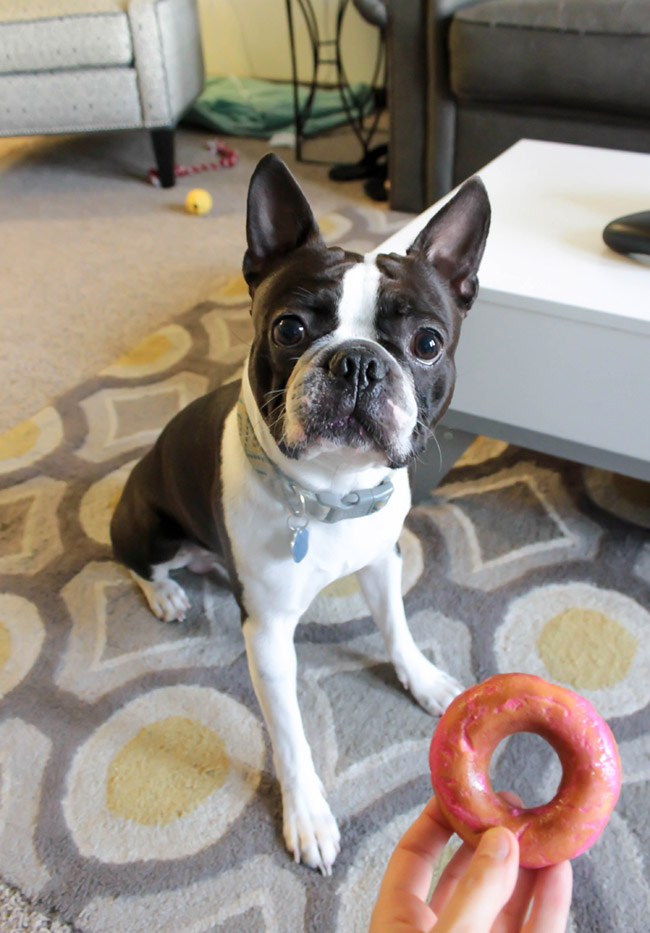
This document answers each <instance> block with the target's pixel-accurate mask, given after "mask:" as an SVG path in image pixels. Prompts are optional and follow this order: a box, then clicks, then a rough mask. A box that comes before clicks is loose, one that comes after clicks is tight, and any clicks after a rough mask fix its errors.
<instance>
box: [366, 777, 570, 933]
mask: <svg viewBox="0 0 650 933" xmlns="http://www.w3.org/2000/svg"><path fill="white" fill-rule="evenodd" d="M503 796H504V797H505V798H506V799H508V800H509V801H511V802H513V803H517V804H519V805H521V801H520V800H518V798H515V797H514V795H511V794H510V795H509V794H503ZM452 833H453V830H452V829H451V827H450V826H449V824H448V823H447V820H446V819H445V817H444V816H443V815H442V813H441V811H440V808H439V806H438V802H437V801H436V799H435V797H433V798H432V799H431V800H430V801H429V803H428V804H427V806H426V807H425V809H424V811H423V812H422V814H421V815H420V816H419V817H418V818H417V820H416V821H415V823H413V825H412V826H411V827H410V828H409V829H408V830H407V831H406V833H405V834H404V835H403V836H402V838H401V839H400V841H399V842H398V844H397V847H396V848H395V851H394V852H393V855H392V856H391V859H390V861H389V863H388V867H387V869H386V874H385V875H384V879H383V881H382V884H381V888H380V890H379V896H378V898H377V903H376V904H375V909H374V911H373V914H372V919H371V921H370V933H398V931H399V933H430V931H435V933H519V931H521V933H564V931H565V929H566V923H567V918H568V915H569V906H570V904H571V889H572V878H573V875H572V870H571V863H570V862H560V863H559V864H557V865H552V866H550V867H549V868H541V869H536V870H533V869H528V868H520V867H519V843H518V842H517V838H516V836H515V835H513V833H511V832H510V830H508V829H505V828H504V827H496V828H494V829H489V830H487V832H485V833H483V836H482V838H481V841H480V843H479V846H478V848H477V849H476V851H474V850H473V849H472V848H470V846H468V845H467V843H463V845H462V846H461V848H460V849H459V850H458V852H456V854H455V855H454V856H453V858H452V859H451V860H450V862H449V864H448V865H447V866H446V868H445V870H444V871H443V873H442V875H441V877H440V880H439V882H438V884H437V885H436V887H435V890H434V892H433V894H432V895H431V899H430V900H429V901H427V898H428V896H429V890H430V888H431V879H432V876H433V868H434V865H435V863H436V861H437V860H438V857H439V856H440V854H441V852H442V850H443V849H444V847H445V845H446V844H447V841H448V840H449V837H450V836H451V835H452ZM531 900H532V908H531V911H530V915H528V908H529V906H530V902H531ZM527 915H528V919H526V918H527Z"/></svg>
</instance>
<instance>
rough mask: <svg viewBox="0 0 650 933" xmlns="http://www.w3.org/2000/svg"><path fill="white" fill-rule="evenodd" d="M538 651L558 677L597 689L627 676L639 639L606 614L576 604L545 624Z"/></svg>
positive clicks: (554, 676) (538, 641) (579, 687)
mask: <svg viewBox="0 0 650 933" xmlns="http://www.w3.org/2000/svg"><path fill="white" fill-rule="evenodd" d="M537 650H538V651H539V655H540V657H541V659H542V661H543V662H544V664H545V665H546V667H547V669H548V671H549V674H550V675H551V677H553V678H554V679H555V680H558V681H561V682H562V683H568V684H571V686H572V687H574V688H576V689H577V690H598V689H601V688H602V687H611V686H612V685H613V684H616V683H620V681H622V680H624V679H625V677H626V676H627V673H628V671H629V669H630V666H631V664H632V661H633V660H634V656H635V654H636V650H637V640H636V638H634V636H633V635H631V634H630V633H629V632H628V630H627V629H626V628H625V627H624V626H622V625H621V624H620V622H617V621H616V619H612V618H611V617H610V616H608V615H605V613H603V612H598V611H597V610H594V609H584V608H581V607H579V606H573V607H571V608H569V609H565V610H563V611H562V612H560V613H559V614H558V615H556V616H553V618H552V619H549V620H548V622H546V623H545V625H544V627H543V628H542V631H541V632H540V634H539V636H538V639H537Z"/></svg>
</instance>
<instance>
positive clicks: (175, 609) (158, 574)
mask: <svg viewBox="0 0 650 933" xmlns="http://www.w3.org/2000/svg"><path fill="white" fill-rule="evenodd" d="M190 560H191V557H189V556H187V555H185V554H184V553H183V548H181V549H180V550H179V552H178V556H177V557H176V558H174V559H172V560H170V561H168V562H167V563H164V564H156V565H155V566H154V567H152V568H151V579H150V580H147V579H145V578H144V577H141V576H140V575H139V574H138V573H136V572H135V570H131V576H132V577H133V579H134V580H135V582H136V583H137V584H138V586H139V587H140V589H141V590H142V592H143V593H144V596H145V599H146V600H147V602H148V603H149V608H150V609H151V611H152V612H153V614H154V615H155V616H157V617H158V618H159V619H161V620H162V621H163V622H175V621H178V622H182V621H183V619H184V618H185V616H186V614H187V612H188V610H189V608H190V601H189V599H188V598H187V594H186V592H185V590H184V589H183V587H182V586H181V585H180V583H177V582H176V580H172V579H171V577H170V576H169V571H170V570H180V569H181V567H187V565H188V564H189V562H190Z"/></svg>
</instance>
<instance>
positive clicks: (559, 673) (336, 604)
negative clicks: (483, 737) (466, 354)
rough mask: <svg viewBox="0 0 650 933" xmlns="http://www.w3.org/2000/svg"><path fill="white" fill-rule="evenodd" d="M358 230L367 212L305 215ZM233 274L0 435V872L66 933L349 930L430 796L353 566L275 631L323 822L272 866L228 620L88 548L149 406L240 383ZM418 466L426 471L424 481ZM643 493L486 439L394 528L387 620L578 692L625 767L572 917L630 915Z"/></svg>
mask: <svg viewBox="0 0 650 933" xmlns="http://www.w3.org/2000/svg"><path fill="white" fill-rule="evenodd" d="M321 226H322V228H323V231H324V233H325V234H326V235H327V236H328V238H329V239H331V241H333V242H334V241H336V242H339V243H343V244H346V245H348V246H351V247H352V248H360V249H368V248H370V247H372V246H373V245H375V244H376V243H378V242H379V241H380V240H382V239H384V238H385V237H386V236H387V235H388V234H389V233H390V232H391V230H390V228H389V226H388V225H387V224H386V221H385V219H384V215H383V214H382V213H381V212H380V211H376V210H372V209H368V208H365V209H363V208H352V207H351V208H346V209H345V210H344V211H342V212H341V213H338V214H332V215H329V216H328V217H325V218H322V219H321ZM249 336H250V324H249V315H248V303H247V296H246V293H245V289H244V286H243V282H242V280H241V278H240V277H238V276H237V277H234V278H233V277H232V276H224V277H223V278H219V279H217V280H215V282H214V286H213V288H212V290H211V293H210V295H209V296H208V298H207V299H206V301H204V302H203V303H202V304H201V305H200V306H198V307H196V308H193V309H192V310H191V311H189V312H187V313H185V314H183V315H181V316H180V317H179V318H178V319H177V320H176V321H175V322H174V323H172V324H170V325H169V326H167V327H164V328H161V329H160V330H159V331H157V332H156V333H155V334H153V335H152V336H151V337H150V338H148V339H147V340H145V341H143V343H142V344H141V345H140V346H138V347H136V348H134V350H133V351H132V352H130V353H127V354H126V355H125V356H123V357H122V358H121V359H119V360H117V361H116V362H115V363H114V364H113V365H112V366H110V367H108V368H107V369H106V370H104V371H103V372H102V373H100V374H98V376H97V377H96V378H94V379H91V380H89V381H87V382H86V383H84V384H83V385H80V386H78V387H77V388H76V389H74V390H73V391H71V392H69V393H67V394H66V395H65V396H64V397H63V398H61V399H60V400H59V401H58V402H57V403H56V404H53V405H52V406H50V407H48V408H46V409H45V410H44V411H43V412H41V413H40V414H39V415H37V416H36V417H34V418H32V419H30V420H28V421H27V422H25V423H23V424H21V425H18V426H17V427H16V428H14V429H12V430H11V431H9V432H7V434H5V435H3V436H2V437H0V876H2V877H3V878H4V879H5V880H6V881H8V882H9V883H10V884H12V885H14V886H15V887H17V888H18V889H20V891H21V892H23V894H25V896H27V897H28V898H29V899H30V900H31V901H32V902H33V903H37V904H39V905H40V906H41V907H43V908H44V909H46V910H55V911H57V912H58V914H59V916H61V917H62V918H64V919H65V920H66V921H68V922H70V923H71V924H73V925H74V927H75V928H77V929H78V930H82V931H85V933H100V931H102V933H104V931H106V933H108V931H111V933H113V931H118V930H119V931H123V933H136V931H142V933H145V931H147V933H149V931H151V930H152V929H155V930H157V931H160V933H162V931H169V933H172V931H173V933H177V931H178V930H180V929H183V930H188V931H192V933H236V931H242V930H259V931H265V933H284V931H287V933H296V931H302V930H309V931H312V933H334V931H339V933H340V931H343V933H361V931H365V930H367V927H368V920H369V916H370V912H371V910H372V906H373V903H374V899H375V896H376V893H377V890H378V885H379V881H380V878H381V875H382V873H383V870H384V868H385V865H386V861H387V859H388V856H389V855H390V852H391V851H392V848H393V846H394V845H395V843H396V841H397V839H398V838H399V836H400V834H401V833H402V832H403V830H404V829H405V827H406V826H407V825H408V824H409V823H410V822H411V821H412V820H413V819H414V817H415V816H416V814H417V813H418V812H419V811H420V810H421V809H422V807H423V806H424V804H425V802H426V801H427V799H428V797H429V796H430V793H431V790H430V780H429V775H428V765H427V754H428V746H429V742H430V739H431V735H432V732H433V728H434V725H435V721H434V720H433V719H432V718H431V717H429V716H428V715H427V714H426V713H424V712H423V711H422V710H421V709H420V708H419V707H418V706H417V705H416V704H415V703H414V702H413V701H412V700H411V698H410V697H409V695H408V694H406V693H405V692H404V691H403V690H402V689H401V688H400V687H399V684H398V682H397V679H396V677H395V675H394V673H393V671H392V669H391V667H390V665H388V664H387V663H386V662H385V660H384V654H383V647H382V640H381V636H380V635H379V634H378V632H377V631H376V629H375V627H374V624H373V623H372V621H371V619H370V618H369V616H368V613H367V610H366V608H365V604H364V602H363V599H362V597H361V594H360V591H359V587H358V585H357V582H356V578H355V577H349V578H345V579H343V580H340V581H338V582H337V583H336V584H334V585H333V586H331V587H329V588H328V589H327V590H326V591H324V592H323V593H322V594H321V595H320V596H319V597H318V598H317V600H316V601H315V602H314V604H313V605H312V607H311V608H310V610H309V611H308V612H307V613H306V615H305V617H304V619H303V622H302V624H301V625H300V626H299V628H298V630H297V633H296V643H297V651H298V661H299V690H300V703H301V707H302V711H303V716H304V721H305V728H306V732H307V735H308V739H309V741H310V743H311V747H312V750H313V754H314V759H315V763H316V767H317V770H318V772H319V774H320V776H321V778H322V780H323V782H324V784H325V787H326V791H327V795H328V798H329V800H330V803H331V806H332V809H333V811H334V813H335V814H336V816H337V819H338V821H339V824H340V827H341V832H342V846H343V847H342V852H341V855H340V857H339V859H338V861H337V862H336V865H335V867H334V871H333V875H332V877H330V878H322V877H321V876H320V875H319V874H318V873H315V872H312V871H310V870H309V869H307V868H305V867H303V866H299V865H294V864H293V862H292V861H291V859H290V857H289V856H288V855H287V853H286V852H285V849H284V846H283V843H282V838H281V815H280V796H279V791H278V786H277V784H276V781H275V778H274V776H273V773H272V765H271V754H270V748H269V742H268V738H267V735H266V732H265V730H264V727H263V723H262V719H261V715H260V711H259V708H258V706H257V702H256V700H255V696H254V693H253V690H252V687H251V684H250V679H249V675H248V669H247V665H246V659H245V655H244V645H243V639H242V636H241V630H240V624H239V613H238V610H237V607H236V605H235V602H234V599H233V598H232V596H231V594H230V593H229V592H228V591H227V590H226V589H224V588H223V587H222V585H221V583H220V581H219V580H218V579H217V578H216V577H211V576H210V575H208V576H201V577H199V576H193V575H192V574H191V573H189V572H186V571H182V572H180V574H179V576H180V577H182V582H183V585H184V586H185V587H186V589H187V590H188V593H189V595H190V597H191V600H192V609H191V611H190V612H189V613H188V616H187V618H186V619H185V621H184V622H182V623H175V624H164V623H160V622H159V621H157V620H156V619H155V618H154V617H153V616H152V615H151V613H150V612H149V610H148V609H147V607H146V605H145V603H144V600H143V598H142V595H141V594H140V592H139V591H138V590H136V588H135V586H134V585H133V584H132V582H131V580H130V578H129V576H128V574H127V573H126V571H125V570H124V569H123V568H122V567H121V566H120V565H118V564H117V563H116V562H115V561H114V560H113V557H112V554H111V550H110V545H109V540H108V523H109V520H110V515H111V512H112V509H113V508H114V506H115V503H116V501H117V499H118V497H119V494H120V490H121V488H122V486H123V484H124V482H125V480H126V477H127V476H128V474H129V471H130V469H131V468H132V466H133V464H134V463H135V462H136V461H137V459H138V458H139V457H140V456H141V455H142V453H143V452H144V451H145V450H146V449H147V448H148V447H149V446H150V444H151V443H152V442H153V441H154V439H155V438H156V436H157V434H158V433H159V431H160V429H161V428H162V426H163V425H164V424H165V423H166V422H167V421H168V420H169V418H170V417H171V416H172V415H173V414H174V413H175V412H176V411H178V410H179V409H180V408H182V407H183V406H184V405H186V404H187V403H188V402H189V401H191V400H192V399H194V398H196V397H197V396H199V395H201V394H202V393H204V392H205V391H206V390H207V389H208V388H210V387H212V386H214V385H215V384H217V383H218V382H220V381H224V380H229V379H233V378H237V375H238V372H239V371H240V368H241V364H242V360H243V358H244V355H245V353H246V344H247V340H248V339H249ZM434 485H435V479H434V478H432V482H431V486H432V487H433V486H434ZM649 529H650V486H648V485H647V484H643V483H640V482H635V481H632V480H629V479H626V478H624V477H619V476H616V475H614V474H609V473H606V472H604V471H599V470H594V469H586V468H583V467H581V466H580V465H577V464H572V463H568V462H565V461H561V460H556V459H553V458H551V457H547V456H542V455H538V454H534V453H532V452H529V451H525V450H521V449H517V448H513V447H509V446H506V445H504V444H503V443H500V442H497V441H493V440H490V439H487V438H481V439H479V440H477V442H476V443H475V444H474V445H473V446H472V447H470V449H469V450H468V451H467V453H466V454H465V456H464V457H463V458H462V459H461V461H460V462H459V463H458V464H457V465H456V466H455V468H454V470H453V471H452V472H451V473H450V474H449V475H448V477H447V478H446V480H445V482H444V483H443V484H442V485H441V486H439V487H438V488H437V489H435V490H433V491H432V494H431V496H430V497H429V498H428V499H427V500H426V501H424V502H423V503H422V504H420V505H418V506H417V507H415V508H414V509H413V510H412V512H411V514H410V516H409V518H408V521H407V525H406V528H405V530H404V533H403V536H402V542H401V543H402V553H403V556H404V578H403V590H404V594H405V604H406V609H407V613H408V616H409V623H410V627H411V630H412V631H413V634H414V636H415V639H416V641H417V642H418V644H419V645H420V647H421V648H422V649H423V651H424V652H425V654H427V655H428V656H429V657H430V658H431V659H432V660H434V661H435V663H436V664H439V665H440V666H442V667H443V668H444V669H445V670H447V671H449V672H450V673H451V674H452V675H453V676H455V677H457V678H458V679H459V680H460V681H461V682H462V683H464V684H465V685H467V686H469V685H470V684H472V683H475V682H477V681H480V680H482V679H484V678H486V677H488V676H490V675H492V674H494V673H497V672H500V671H513V670H518V671H529V672H531V673H535V674H540V675H542V676H544V677H546V678H547V679H550V680H553V681H556V682H558V683H561V684H565V685H567V686H569V687H572V688H573V689H576V690H577V691H578V692H580V693H582V694H583V695H584V696H586V697H587V698H588V699H590V700H591V701H592V702H593V703H594V705H595V706H596V708H597V709H598V710H599V712H600V713H601V715H603V716H604V717H606V718H607V720H608V722H609V724H610V726H611V728H612V730H613V732H614V735H615V737H616V739H617V741H618V744H619V748H620V752H621V758H622V762H623V787H622V792H621V797H620V801H619V803H618V806H617V808H616V810H615V812H614V814H613V815H612V818H611V820H610V822H609V825H608V826H607V829H606V830H605V832H604V833H603V835H602V837H601V838H600V840H599V841H598V842H597V843H596V845H595V846H594V847H593V848H592V849H591V850H589V851H588V852H587V853H585V854H584V855H582V856H580V857H579V858H578V859H577V860H576V861H575V862H574V870H575V894H574V901H573V906H572V914H571V921H570V927H569V929H570V930H572V931H573V933H599V931H603V933H613V931H619V930H625V931H626V933H647V929H648V917H649V916H650V611H649V610H650V532H649ZM491 775H492V780H493V783H494V785H495V787H496V788H497V789H505V788H508V789H512V790H515V791H517V792H518V793H519V794H520V795H521V796H522V797H523V799H524V802H525V803H526V804H527V805H534V804H536V803H540V802H543V801H544V800H547V799H549V798H550V797H551V796H552V795H553V793H554V790H555V787H556V786H557V783H558V780H559V777H560V773H559V762H558V760H557V758H556V756H555V753H554V752H553V751H552V750H551V748H550V746H548V745H547V744H546V743H545V742H543V741H542V740H541V739H538V738H536V737H534V736H529V735H520V736H516V737H514V738H513V739H511V740H510V741H507V742H505V743H502V745H501V746H499V748H498V749H497V752H496V753H495V755H494V758H493V761H492V765H491Z"/></svg>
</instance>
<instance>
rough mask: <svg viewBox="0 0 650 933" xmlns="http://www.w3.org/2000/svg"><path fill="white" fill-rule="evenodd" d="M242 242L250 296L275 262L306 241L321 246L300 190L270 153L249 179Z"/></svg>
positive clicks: (289, 173) (287, 170) (282, 165)
mask: <svg viewBox="0 0 650 933" xmlns="http://www.w3.org/2000/svg"><path fill="white" fill-rule="evenodd" d="M246 238H247V241H248V249H247V250H246V253H245V255H244V266H243V271H244V278H245V279H246V281H247V283H248V286H249V290H250V291H251V294H252V292H253V290H254V289H255V286H256V285H257V283H258V282H259V280H260V279H261V278H262V277H263V276H264V274H265V272H266V270H267V268H268V267H269V265H270V264H271V263H272V262H274V261H275V260H276V259H279V258H280V257H281V256H284V255H286V254H287V253H289V252H291V250H294V249H297V248H298V247H299V246H304V245H305V244H306V243H308V242H310V241H320V242H321V243H322V242H323V241H322V239H321V235H320V231H319V229H318V224H317V223H316V221H315V219H314V215H313V213H312V210H311V208H310V206H309V204H308V203H307V198H306V197H305V195H304V194H303V193H302V189H301V188H300V186H299V185H298V182H297V181H296V180H295V178H294V177H293V175H292V174H291V172H290V171H289V169H288V168H287V166H286V165H285V164H284V162H283V161H282V159H279V158H278V157H277V156H276V155H274V154H273V153H269V155H265V156H264V158H263V159H261V160H260V162H259V163H258V165H257V168H256V169H255V171H254V172H253V177H252V178H251V182H250V185H249V188H248V202H247V214H246Z"/></svg>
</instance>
